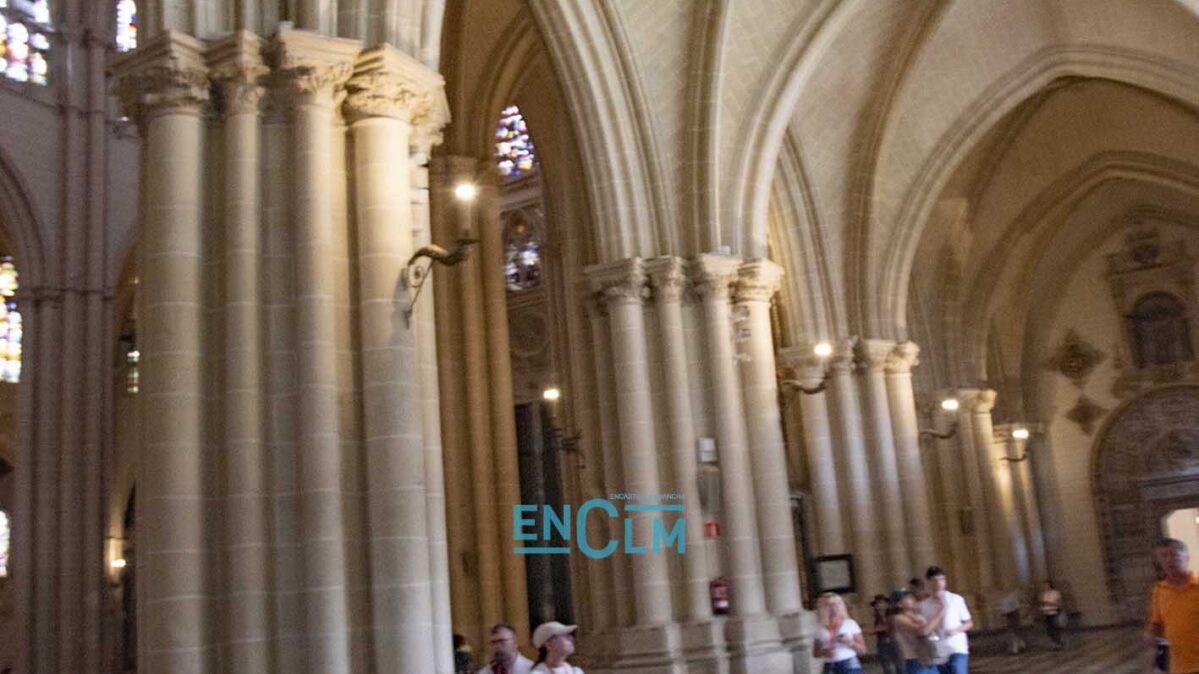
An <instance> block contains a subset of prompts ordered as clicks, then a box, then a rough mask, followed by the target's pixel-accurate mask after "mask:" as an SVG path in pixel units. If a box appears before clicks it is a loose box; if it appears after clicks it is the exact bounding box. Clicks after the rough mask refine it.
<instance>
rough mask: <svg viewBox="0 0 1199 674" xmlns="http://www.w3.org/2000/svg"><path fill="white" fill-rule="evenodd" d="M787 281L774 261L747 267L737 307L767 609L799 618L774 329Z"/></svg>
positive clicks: (741, 275)
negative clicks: (742, 328)
mask: <svg viewBox="0 0 1199 674" xmlns="http://www.w3.org/2000/svg"><path fill="white" fill-rule="evenodd" d="M782 276H783V269H782V267H779V266H778V265H777V264H775V263H773V262H770V261H769V260H757V261H754V262H749V263H746V264H745V265H743V266H742V267H741V269H740V270H739V277H738V280H737V287H736V302H737V306H738V307H744V308H745V310H746V311H748V316H747V320H746V328H747V329H748V330H749V338H748V339H747V340H746V348H745V350H746V355H747V356H749V357H748V359H746V360H744V361H742V363H741V377H742V379H741V381H742V385H741V386H742V388H741V390H742V394H743V400H744V401H745V408H744V409H745V411H746V413H747V414H746V428H747V429H748V431H749V433H748V436H749V455H750V467H751V470H752V471H753V481H754V499H755V505H756V506H757V515H758V541H759V543H760V545H761V550H762V581H763V589H764V590H765V592H766V606H767V608H768V609H769V611H770V613H772V614H774V615H776V616H784V615H792V614H796V613H798V612H799V611H800V610H801V609H802V608H803V605H802V603H801V602H800V598H801V597H802V591H801V589H800V587H799V564H798V562H797V561H796V548H795V525H794V523H793V520H792V516H791V488H790V485H789V483H788V479H787V456H786V450H785V448H784V442H783V426H782V419H781V418H780V416H779V392H778V375H777V373H776V367H775V361H774V338H773V335H772V334H771V329H770V299H771V298H772V297H773V296H774V294H775V293H776V292H777V291H778V287H779V281H780V280H781V279H782Z"/></svg>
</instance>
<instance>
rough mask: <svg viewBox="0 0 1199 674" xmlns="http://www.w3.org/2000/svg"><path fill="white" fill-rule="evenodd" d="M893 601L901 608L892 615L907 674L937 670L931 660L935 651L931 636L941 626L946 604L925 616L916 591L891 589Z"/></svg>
mask: <svg viewBox="0 0 1199 674" xmlns="http://www.w3.org/2000/svg"><path fill="white" fill-rule="evenodd" d="M891 605H892V606H895V607H897V608H898V609H899V610H898V612H897V613H896V614H895V615H893V616H891V633H892V634H893V635H894V637H895V643H896V644H897V645H898V646H899V653H900V655H901V656H902V657H903V671H904V674H937V666H936V665H934V664H932V661H933V658H934V656H935V653H934V649H933V648H932V644H931V643H930V642H929V640H928V637H929V635H930V634H932V633H933V632H935V631H936V629H937V627H938V626H940V624H941V618H942V617H944V615H945V605H944V604H939V606H940V608H939V609H937V610H936V612H935V613H933V615H931V616H929V617H928V618H925V617H924V616H923V615H921V614H920V609H919V608H918V607H917V605H916V595H914V594H912V593H911V592H910V591H908V590H896V591H894V592H892V593H891Z"/></svg>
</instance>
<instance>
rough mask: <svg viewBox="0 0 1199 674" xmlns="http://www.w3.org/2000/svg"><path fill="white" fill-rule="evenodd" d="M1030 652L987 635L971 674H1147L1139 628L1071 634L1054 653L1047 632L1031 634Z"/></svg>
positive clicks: (975, 645)
mask: <svg viewBox="0 0 1199 674" xmlns="http://www.w3.org/2000/svg"><path fill="white" fill-rule="evenodd" d="M1024 638H1025V640H1026V641H1027V642H1028V643H1029V649H1028V650H1027V651H1025V652H1024V653H1021V654H1020V655H1007V654H1006V653H1004V651H1003V646H1004V644H1005V643H1006V642H1005V641H1003V639H1002V637H1001V636H1000V635H987V636H982V637H979V638H976V639H974V640H973V641H972V643H971V646H970V650H971V652H972V654H971V658H970V674H1146V673H1147V672H1149V671H1151V670H1150V669H1149V667H1148V657H1149V656H1148V654H1147V653H1146V651H1145V649H1144V648H1143V647H1142V646H1141V629H1140V628H1139V627H1136V626H1133V627H1116V628H1108V629H1095V630H1084V631H1080V632H1070V633H1068V634H1067V635H1066V648H1065V649H1063V650H1061V651H1054V650H1052V649H1050V647H1049V646H1050V642H1049V639H1047V638H1046V637H1045V634H1044V632H1041V631H1035V630H1031V629H1030V630H1028V632H1027V633H1026V634H1025V635H1024ZM881 671H882V669H881V668H880V667H879V666H878V664H877V663H867V665H866V673H867V674H878V673H879V672H881Z"/></svg>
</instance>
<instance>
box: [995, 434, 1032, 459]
mask: <svg viewBox="0 0 1199 674" xmlns="http://www.w3.org/2000/svg"><path fill="white" fill-rule="evenodd" d="M1030 437H1032V431H1029V430H1028V428H1026V427H1024V426H1017V427H1015V428H1013V429H1012V438H1013V439H1015V440H1027V439H1029V438H1030ZM1029 456H1030V454H1029V451H1028V449H1025V450H1024V453H1023V454H1021V455H1020V456H1017V457H1008V456H1001V457H999V460H1000V461H1007V462H1009V463H1020V462H1021V461H1027V460H1028V457H1029Z"/></svg>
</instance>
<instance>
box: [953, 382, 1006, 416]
mask: <svg viewBox="0 0 1199 674" xmlns="http://www.w3.org/2000/svg"><path fill="white" fill-rule="evenodd" d="M995 397H996V393H995V391H993V390H991V389H989V388H984V389H977V388H963V389H958V392H957V399H958V402H960V403H961V405H962V407H963V408H964V409H967V410H970V413H971V414H978V415H982V414H990V413H991V410H993V409H994V408H995Z"/></svg>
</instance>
